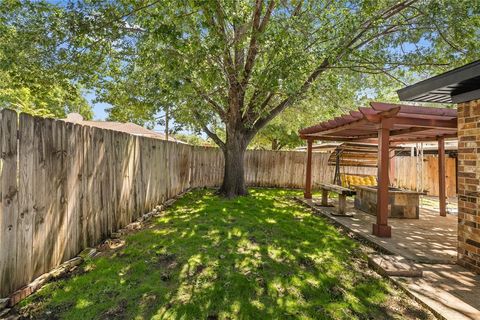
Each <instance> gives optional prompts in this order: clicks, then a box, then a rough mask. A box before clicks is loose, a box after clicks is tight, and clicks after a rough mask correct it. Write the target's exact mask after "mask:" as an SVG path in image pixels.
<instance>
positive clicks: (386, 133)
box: [373, 119, 392, 238]
mask: <svg viewBox="0 0 480 320" xmlns="http://www.w3.org/2000/svg"><path fill="white" fill-rule="evenodd" d="M390 128H391V121H390V119H382V120H381V123H380V127H379V129H378V171H377V172H378V190H377V223H374V224H373V234H374V235H376V236H377V237H383V238H390V237H391V236H392V229H391V227H390V226H389V225H388V185H389V178H388V169H389V168H388V167H389V163H390V157H389V155H390V152H389V149H390Z"/></svg>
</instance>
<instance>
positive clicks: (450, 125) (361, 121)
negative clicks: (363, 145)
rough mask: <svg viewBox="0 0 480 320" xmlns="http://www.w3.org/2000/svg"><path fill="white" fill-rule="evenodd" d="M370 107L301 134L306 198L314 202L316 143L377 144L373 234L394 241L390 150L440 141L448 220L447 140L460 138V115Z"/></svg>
mask: <svg viewBox="0 0 480 320" xmlns="http://www.w3.org/2000/svg"><path fill="white" fill-rule="evenodd" d="M370 106H371V107H370V108H359V109H358V111H352V112H350V113H348V114H344V115H342V116H340V117H336V118H335V119H333V120H329V121H324V122H321V123H319V124H317V125H314V126H312V127H308V128H304V129H302V130H300V131H299V133H300V137H301V138H302V139H305V140H307V146H308V147H307V170H306V179H305V180H306V181H305V192H304V196H305V198H307V199H311V198H312V193H311V187H312V170H311V168H312V144H313V142H314V141H316V140H321V141H350V142H368V143H377V144H378V171H377V172H378V176H377V179H378V191H377V221H376V223H375V224H373V234H374V235H376V236H378V237H391V228H390V226H389V225H388V218H387V217H388V187H389V163H390V161H389V160H390V146H391V145H395V144H396V143H402V142H403V143H404V142H425V141H438V168H439V201H440V215H441V216H445V215H446V196H445V139H448V138H456V136H457V111H456V110H455V109H447V108H430V107H420V106H411V105H400V104H388V103H380V102H372V103H370Z"/></svg>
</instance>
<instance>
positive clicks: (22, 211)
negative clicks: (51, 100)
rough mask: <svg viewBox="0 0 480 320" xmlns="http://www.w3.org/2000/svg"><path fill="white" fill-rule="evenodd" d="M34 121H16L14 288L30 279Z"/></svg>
mask: <svg viewBox="0 0 480 320" xmlns="http://www.w3.org/2000/svg"><path fill="white" fill-rule="evenodd" d="M33 130H34V119H33V117H32V116H30V115H26V114H21V115H20V121H19V141H18V146H19V147H18V148H19V157H18V160H19V163H18V166H19V180H18V184H19V186H18V212H19V214H18V215H17V226H16V231H15V232H16V238H17V239H16V245H17V247H16V267H15V273H16V274H15V275H16V278H15V285H16V286H17V285H18V284H23V283H27V282H28V281H29V280H30V279H31V278H32V277H33V267H32V253H33V228H34V209H33V194H34V193H35V192H36V190H35V189H34V182H33V181H32V179H33V177H34V176H35V172H34V171H33V170H34V152H33V151H34V150H33V148H34V139H33V137H34V131H33Z"/></svg>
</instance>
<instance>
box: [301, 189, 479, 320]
mask: <svg viewBox="0 0 480 320" xmlns="http://www.w3.org/2000/svg"><path fill="white" fill-rule="evenodd" d="M299 200H300V201H301V202H303V203H304V204H306V205H308V206H309V207H311V208H312V209H314V210H315V212H317V213H318V214H321V215H323V216H325V217H327V218H328V219H330V220H331V221H332V222H333V223H335V224H337V225H340V226H342V227H343V228H345V229H347V230H349V231H350V232H352V233H354V234H355V235H356V236H357V237H360V238H363V239H365V240H367V241H368V242H370V243H371V244H372V246H374V247H376V248H377V249H379V251H380V252H383V253H385V254H388V255H395V256H399V257H403V258H405V259H407V260H409V261H411V264H412V266H414V267H416V268H418V269H420V270H422V271H423V276H421V277H399V276H390V278H391V279H392V281H394V282H395V283H397V284H398V285H399V286H401V287H402V288H403V289H404V290H406V291H407V293H408V294H409V295H411V296H412V297H414V298H415V299H417V300H418V301H419V302H421V303H422V304H424V305H425V306H426V307H428V308H429V309H430V310H431V311H432V312H433V313H434V314H435V315H436V316H437V317H439V318H441V319H455V320H456V319H480V275H477V274H475V273H473V272H471V271H469V270H467V269H465V268H463V267H461V266H459V265H456V264H455V263H456V257H457V216H456V203H455V202H454V201H450V205H449V206H448V207H447V212H451V213H454V214H447V216H446V217H441V216H439V214H438V201H437V199H436V198H434V197H423V199H422V208H421V210H420V219H418V220H417V219H392V218H390V219H388V223H389V225H390V226H391V227H392V237H391V238H379V237H376V236H374V235H372V224H373V223H374V221H375V216H373V215H370V214H367V213H365V212H362V211H359V210H356V209H354V208H353V201H352V200H351V199H349V201H348V202H347V208H348V209H347V214H350V215H352V216H351V217H346V216H336V215H332V213H336V210H337V209H336V199H330V201H331V203H332V204H333V205H334V207H321V206H318V205H317V203H318V204H320V199H313V200H309V199H303V198H301V199H299Z"/></svg>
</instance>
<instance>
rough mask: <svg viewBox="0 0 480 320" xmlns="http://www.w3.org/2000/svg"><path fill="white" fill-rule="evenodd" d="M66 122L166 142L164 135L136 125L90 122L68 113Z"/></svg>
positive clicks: (174, 139) (170, 139)
mask: <svg viewBox="0 0 480 320" xmlns="http://www.w3.org/2000/svg"><path fill="white" fill-rule="evenodd" d="M64 120H65V121H68V122H73V123H78V124H81V125H86V126H91V127H96V128H100V129H108V130H113V131H120V132H125V133H129V134H132V135H135V136H142V137H149V138H154V139H161V140H167V138H166V136H165V134H163V133H160V132H155V131H153V130H149V129H147V128H144V127H142V126H139V125H138V124H135V123H131V122H126V123H124V122H117V121H91V120H83V117H82V116H81V115H79V114H77V113H70V114H68V115H67V118H66V119H64ZM168 141H174V142H178V143H186V142H184V141H181V140H178V139H176V138H174V137H172V136H169V137H168Z"/></svg>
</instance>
